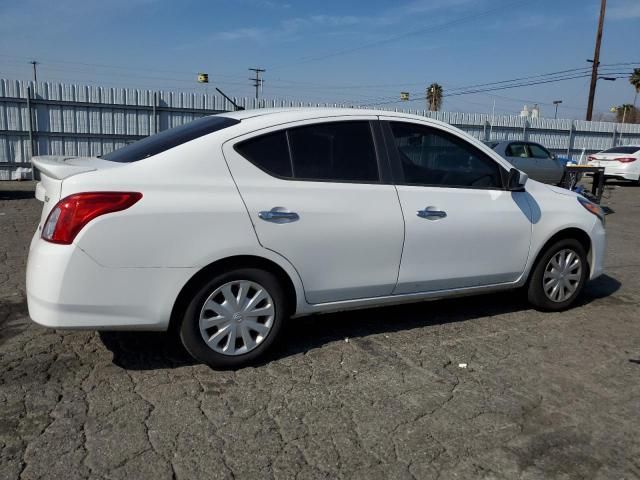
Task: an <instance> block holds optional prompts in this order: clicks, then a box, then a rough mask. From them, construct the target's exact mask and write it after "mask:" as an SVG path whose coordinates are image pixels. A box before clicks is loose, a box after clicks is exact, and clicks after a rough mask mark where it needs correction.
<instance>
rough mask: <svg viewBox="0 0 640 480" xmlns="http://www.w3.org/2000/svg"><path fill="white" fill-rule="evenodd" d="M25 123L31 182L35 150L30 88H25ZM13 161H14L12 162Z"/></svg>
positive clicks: (33, 172)
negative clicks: (27, 119)
mask: <svg viewBox="0 0 640 480" xmlns="http://www.w3.org/2000/svg"><path fill="white" fill-rule="evenodd" d="M27 117H28V118H29V121H28V122H27V125H28V129H29V163H31V180H34V179H35V171H34V169H33V161H32V160H33V154H34V152H35V151H36V149H35V148H34V146H33V116H32V115H31V87H30V86H29V87H27ZM14 161H15V160H14Z"/></svg>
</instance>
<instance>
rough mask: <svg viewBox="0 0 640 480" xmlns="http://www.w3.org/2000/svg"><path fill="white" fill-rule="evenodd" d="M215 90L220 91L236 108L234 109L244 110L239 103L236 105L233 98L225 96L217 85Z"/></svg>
mask: <svg viewBox="0 0 640 480" xmlns="http://www.w3.org/2000/svg"><path fill="white" fill-rule="evenodd" d="M216 90H217V91H218V93H220V95H222V96H223V97H224V98H226V99H227V100H229V101H230V102H231V105H233V106H234V107H235V109H236V111H238V110H244V107H241V106H240V105H238V104H237V103H236V102H234V101H233V100H231V99H230V98H229V97H227V96H226V95H225V94H224V92H223V91H222V90H220V89H219V88H218V87H216Z"/></svg>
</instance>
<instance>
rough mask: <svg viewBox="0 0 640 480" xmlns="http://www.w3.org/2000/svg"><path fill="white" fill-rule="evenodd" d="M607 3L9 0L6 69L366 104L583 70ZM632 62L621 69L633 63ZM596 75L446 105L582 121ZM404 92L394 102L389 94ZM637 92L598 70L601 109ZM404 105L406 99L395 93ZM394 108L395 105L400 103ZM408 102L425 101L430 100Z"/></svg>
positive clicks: (613, 19) (625, 21)
mask: <svg viewBox="0 0 640 480" xmlns="http://www.w3.org/2000/svg"><path fill="white" fill-rule="evenodd" d="M599 4H600V1H599V0H527V1H519V2H518V1H513V0H399V1H396V2H385V1H380V0H367V1H361V0H358V1H351V2H345V1H336V0H325V1H323V2H311V1H306V2H302V1H300V2H296V1H294V0H209V1H196V0H182V1H179V2H178V1H168V0H111V1H108V2H106V1H102V2H92V1H89V0H85V1H82V0H57V1H56V2H51V1H50V0H22V1H21V2H8V1H5V2H2V3H0V77H8V78H29V77H30V75H31V70H30V69H31V66H30V65H29V64H28V63H27V62H28V60H29V59H31V58H33V59H36V60H38V61H40V62H41V65H39V67H38V68H39V70H38V71H39V79H42V80H52V81H65V82H75V83H91V84H105V85H109V86H111V85H113V86H131V87H148V88H157V89H179V90H185V91H202V90H203V89H204V87H203V86H201V85H198V84H196V83H195V73H196V72H199V71H204V72H207V73H209V75H210V78H211V80H212V84H211V85H210V86H209V90H210V91H211V90H212V87H213V86H219V87H221V88H222V89H223V90H225V91H226V92H228V93H229V94H232V95H238V96H245V95H247V96H249V95H252V92H253V90H252V88H251V87H250V82H249V80H248V77H249V75H250V74H251V72H249V71H248V70H247V69H248V68H249V67H262V68H265V69H266V70H267V72H266V73H265V76H264V78H265V84H264V96H265V97H266V98H294V99H303V100H311V101H322V102H324V101H329V102H342V101H351V102H355V103H361V104H369V103H377V102H382V101H385V102H389V101H395V98H397V97H398V96H399V92H400V91H409V92H411V94H412V98H416V99H417V98H419V96H420V94H421V93H422V92H423V91H424V87H425V86H426V85H428V84H430V83H431V82H438V83H440V84H441V85H443V87H444V90H445V93H446V92H448V91H451V90H452V89H454V88H457V87H463V86H468V85H473V84H478V83H484V82H495V81H501V80H506V79H511V78H517V77H523V76H530V75H537V74H542V73H548V72H555V71H560V70H567V69H573V68H580V67H586V66H588V64H587V63H586V61H585V60H586V59H587V58H592V56H593V48H594V37H595V29H596V23H597V12H598V8H599ZM639 25H640V0H609V2H608V11H607V20H606V24H605V31H604V40H603V49H602V54H601V62H602V64H611V63H621V62H638V63H637V64H636V66H640V41H638V31H639ZM631 68H632V67H631V66H621V67H615V68H613V69H612V71H616V72H626V71H630V70H631ZM588 83H589V80H588V78H580V79H573V80H568V81H565V82H559V83H550V84H545V85H538V86H528V87H521V88H517V89H510V90H502V91H498V92H495V93H492V94H487V93H484V94H474V95H464V96H457V97H449V98H445V100H444V107H443V109H444V110H449V111H473V112H488V111H490V110H491V108H492V105H493V102H494V100H495V102H496V111H497V112H501V113H502V112H504V113H516V112H518V111H519V110H520V109H521V108H522V105H523V104H524V103H528V104H532V103H534V102H539V103H540V104H542V111H543V114H547V115H549V114H551V115H552V110H553V108H552V107H551V106H549V105H548V104H550V103H551V102H552V101H553V100H556V99H562V100H563V102H564V103H563V104H562V105H561V107H560V115H559V116H562V117H567V118H583V117H584V110H585V104H586V99H587V92H588ZM391 99H393V100H391ZM632 101H633V89H632V87H631V86H630V85H629V83H628V81H627V80H626V79H619V80H617V81H616V82H607V81H600V82H599V83H598V92H597V97H596V112H606V111H608V110H609V108H610V106H611V105H615V104H621V103H630V102H632ZM398 105H399V104H398ZM385 106H395V105H394V104H393V103H389V104H385ZM400 106H406V107H412V108H423V107H424V102H423V101H417V100H416V101H413V102H410V103H403V104H402V105H400Z"/></svg>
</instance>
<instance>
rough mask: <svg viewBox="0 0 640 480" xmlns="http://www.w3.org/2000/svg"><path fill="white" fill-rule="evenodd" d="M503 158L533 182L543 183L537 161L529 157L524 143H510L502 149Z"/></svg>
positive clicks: (529, 154) (527, 147) (527, 148)
mask: <svg viewBox="0 0 640 480" xmlns="http://www.w3.org/2000/svg"><path fill="white" fill-rule="evenodd" d="M504 153H505V157H506V159H507V160H508V161H509V163H511V165H513V166H514V167H516V168H517V169H518V170H522V171H523V172H525V173H526V174H527V175H528V176H529V177H530V178H533V179H534V180H538V181H543V179H542V172H541V171H540V166H539V165H538V161H537V160H536V159H535V158H533V157H532V156H531V153H530V151H529V146H528V145H527V144H526V143H525V142H511V143H510V144H509V145H507V146H506V148H505V149H504Z"/></svg>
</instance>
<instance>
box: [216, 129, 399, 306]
mask: <svg viewBox="0 0 640 480" xmlns="http://www.w3.org/2000/svg"><path fill="white" fill-rule="evenodd" d="M376 119H377V118H376V117H358V120H354V119H353V117H344V118H343V117H335V118H331V119H330V120H328V119H324V120H323V119H320V120H310V121H305V122H299V123H295V124H290V125H288V126H278V127H273V128H270V129H265V130H261V131H259V132H254V133H251V134H247V135H244V136H242V137H239V138H236V139H233V140H231V141H228V142H227V143H225V144H224V145H223V152H224V156H225V159H226V160H227V163H228V165H229V167H230V171H231V173H232V175H233V178H234V180H235V182H236V184H237V186H238V189H239V191H240V194H241V195H242V198H243V200H244V202H245V204H246V206H247V210H248V213H249V216H250V218H251V221H252V222H253V225H254V227H255V231H256V234H257V236H258V240H259V242H260V244H261V245H262V246H263V247H265V248H268V249H270V250H273V251H275V252H277V253H279V254H280V255H282V256H283V257H285V258H286V259H288V260H289V262H290V263H291V264H292V265H293V266H294V267H295V268H296V270H297V271H298V273H299V274H300V277H301V279H302V283H303V285H304V290H305V297H306V299H307V301H308V302H309V303H324V302H332V301H340V300H350V299H356V298H366V297H377V296H383V295H389V294H391V293H392V291H393V289H394V287H395V284H396V280H397V276H398V269H399V265H400V257H401V254H402V242H403V239H404V221H403V218H402V211H401V209H400V203H399V200H398V196H397V193H396V190H395V187H394V186H393V184H392V183H391V181H390V177H389V175H390V173H389V166H388V162H387V161H386V156H385V157H384V159H385V160H384V161H382V160H380V158H379V155H378V154H377V152H380V153H381V154H383V155H384V154H385V152H384V148H383V147H382V146H381V143H380V142H381V141H380V140H379V141H378V143H376V142H375V141H374V138H376V137H378V134H377V133H376V132H377V131H378V129H379V125H378V124H377V122H372V121H374V120H376ZM385 171H386V173H385ZM385 176H386V177H387V178H385Z"/></svg>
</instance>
